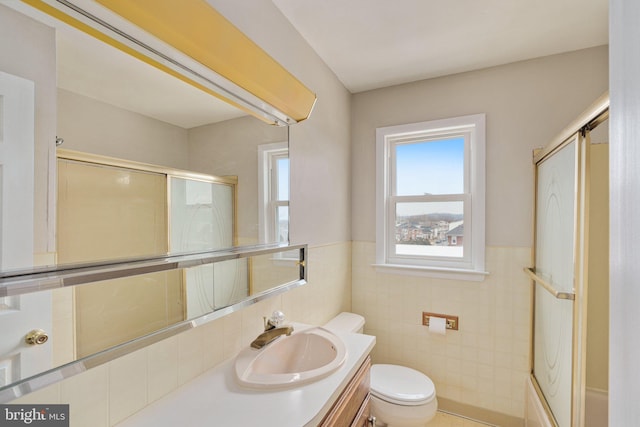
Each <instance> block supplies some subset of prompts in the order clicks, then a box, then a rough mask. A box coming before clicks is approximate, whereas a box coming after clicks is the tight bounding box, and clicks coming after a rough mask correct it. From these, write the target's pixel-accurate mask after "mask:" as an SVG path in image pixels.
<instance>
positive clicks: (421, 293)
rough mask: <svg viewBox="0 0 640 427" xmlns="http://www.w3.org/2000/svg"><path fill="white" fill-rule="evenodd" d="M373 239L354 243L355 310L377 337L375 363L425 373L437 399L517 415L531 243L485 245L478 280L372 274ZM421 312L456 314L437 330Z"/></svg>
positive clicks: (525, 361) (525, 352)
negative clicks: (453, 324) (452, 324)
mask: <svg viewBox="0 0 640 427" xmlns="http://www.w3.org/2000/svg"><path fill="white" fill-rule="evenodd" d="M374 262H375V243H372V242H354V243H353V267H352V268H353V283H352V287H353V311H355V312H357V313H359V314H362V315H363V316H365V318H366V320H367V323H366V325H365V333H369V334H372V335H375V336H376V337H377V342H376V347H375V348H374V352H373V362H374V363H397V364H402V365H406V366H409V367H412V368H414V369H417V370H419V371H422V372H424V373H426V374H427V375H429V377H430V378H431V379H432V380H433V381H434V383H435V385H436V391H437V395H438V397H439V398H444V399H448V400H451V401H455V402H457V403H462V404H466V405H471V406H473V407H478V408H482V409H485V410H490V411H494V412H498V413H500V414H506V415H509V416H513V417H517V418H519V419H522V418H523V417H524V403H525V382H526V379H527V377H528V373H529V342H530V331H531V327H530V315H531V308H530V298H531V297H530V286H531V285H530V281H529V279H528V278H527V276H526V275H525V274H524V272H523V267H525V266H528V265H529V264H530V262H531V249H530V248H518V247H489V248H487V252H486V270H487V271H489V272H490V275H489V276H487V278H486V279H485V280H484V281H483V282H465V281H453V280H442V279H431V278H422V277H412V276H401V275H390V274H379V273H376V271H375V269H374V268H373V267H371V265H372V264H373V263H374ZM423 311H428V312H435V313H442V314H450V315H454V316H459V321H460V329H459V331H448V332H447V333H446V335H444V336H443V335H435V334H432V333H429V332H428V329H427V327H425V326H422V323H421V321H422V319H421V313H422V312H423Z"/></svg>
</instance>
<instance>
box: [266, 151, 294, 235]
mask: <svg viewBox="0 0 640 427" xmlns="http://www.w3.org/2000/svg"><path fill="white" fill-rule="evenodd" d="M283 157H286V158H289V144H288V143H287V142H286V141H284V142H274V143H270V144H262V145H260V146H258V180H259V185H258V198H259V203H260V207H261V210H260V215H259V221H258V230H259V239H260V243H263V244H264V243H282V242H279V241H278V240H277V237H278V231H279V226H278V208H280V207H287V208H288V207H289V199H290V198H291V195H289V199H287V200H278V167H277V161H278V159H279V158H283ZM290 179H291V178H289V180H290ZM289 190H291V189H290V188H289ZM287 243H288V239H287Z"/></svg>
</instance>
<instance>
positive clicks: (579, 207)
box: [525, 93, 609, 427]
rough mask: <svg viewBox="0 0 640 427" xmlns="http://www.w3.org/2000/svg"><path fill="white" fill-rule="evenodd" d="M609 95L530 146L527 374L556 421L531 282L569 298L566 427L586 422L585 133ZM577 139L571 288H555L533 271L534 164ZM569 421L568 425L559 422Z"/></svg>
mask: <svg viewBox="0 0 640 427" xmlns="http://www.w3.org/2000/svg"><path fill="white" fill-rule="evenodd" d="M608 114H609V96H608V93H605V94H604V95H603V96H601V97H600V98H598V100H596V102H594V104H592V105H591V106H590V107H589V109H587V110H586V111H585V112H584V113H583V114H581V115H580V116H579V117H578V118H577V119H576V120H574V121H573V122H572V123H571V124H570V125H569V126H567V127H566V128H565V129H564V130H563V131H562V132H561V133H560V134H559V135H558V136H557V137H556V138H555V139H554V140H553V141H552V142H551V143H550V144H549V145H547V146H546V147H545V148H543V149H539V150H536V151H534V156H533V163H534V212H533V214H534V218H533V250H532V265H533V266H534V268H527V269H525V271H526V272H527V273H528V274H529V276H530V277H531V279H532V280H531V283H532V285H533V286H532V287H531V305H532V307H531V328H532V330H531V341H532V344H531V352H530V376H531V382H532V384H533V386H534V389H535V391H536V394H537V395H538V399H539V400H540V402H541V403H542V406H543V407H544V410H545V412H546V415H547V418H548V420H549V422H550V423H551V424H553V425H554V426H555V427H559V426H558V423H557V421H556V419H555V417H554V415H553V412H552V411H551V407H550V406H549V404H548V403H547V400H546V398H545V396H544V394H543V392H542V389H541V387H540V385H539V383H538V381H537V379H536V377H535V373H534V364H535V348H534V346H535V304H536V301H535V293H536V286H537V285H540V286H541V287H542V288H543V289H544V290H546V291H548V292H550V293H552V294H553V295H554V296H555V297H556V298H558V299H568V300H573V319H572V320H573V324H572V328H571V330H572V340H571V342H572V355H571V361H572V367H571V411H570V413H571V421H570V426H571V427H584V422H585V419H584V417H585V415H584V414H585V407H584V401H585V389H586V363H585V362H586V333H587V328H586V325H587V297H588V250H589V233H588V227H589V210H588V206H589V186H590V181H589V180H590V170H589V168H590V166H589V165H590V151H591V150H590V137H589V132H590V131H591V130H592V129H593V128H595V127H596V126H598V125H599V124H600V123H602V122H603V121H605V120H606V119H607V118H608ZM573 142H575V143H576V154H575V155H576V159H575V161H576V170H575V175H574V176H575V181H574V182H575V185H576V193H575V198H574V200H573V202H574V206H575V211H574V227H575V228H574V245H573V247H574V253H573V292H561V291H556V290H555V289H554V287H553V284H551V283H549V282H548V281H546V280H544V279H543V278H541V277H540V276H538V275H537V274H536V272H535V262H536V248H537V239H536V235H537V233H536V228H537V221H538V217H537V208H538V167H539V165H540V164H542V162H544V161H545V160H546V159H549V158H550V157H551V156H553V155H554V154H556V153H558V152H559V151H560V150H561V149H563V148H565V147H566V146H568V145H569V144H571V143H573ZM562 427H568V426H562Z"/></svg>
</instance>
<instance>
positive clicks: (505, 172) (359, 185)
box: [351, 47, 608, 246]
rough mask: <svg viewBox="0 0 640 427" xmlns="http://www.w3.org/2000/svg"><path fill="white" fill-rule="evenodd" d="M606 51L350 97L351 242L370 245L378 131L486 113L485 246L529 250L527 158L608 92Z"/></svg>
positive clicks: (530, 204)
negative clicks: (527, 248)
mask: <svg viewBox="0 0 640 427" xmlns="http://www.w3.org/2000/svg"><path fill="white" fill-rule="evenodd" d="M607 55H608V50H607V48H606V47H598V48H592V49H586V50H582V51H578V52H572V53H567V54H562V55H555V56H549V57H545V58H540V59H535V60H530V61H524V62H517V63H514V64H508V65H503V66H499V67H494V68H489V69H485V70H480V71H473V72H469V73H463V74H457V75H453V76H448V77H442V78H437V79H432V80H425V81H421V82H417V83H411V84H406V85H400V86H394V87H390V88H385V89H379V90H374V91H370V92H364V93H359V94H356V95H354V97H353V110H352V123H353V128H352V139H353V147H352V153H353V159H352V162H351V166H352V175H353V186H352V194H353V197H352V209H353V216H352V227H353V233H352V234H353V240H354V241H361V240H362V241H375V129H376V127H380V126H390V125H397V124H403V123H412V122H420V121H425V120H433V119H439V118H446V117H455V116H461V115H466V114H475V113H486V115H487V119H486V120H487V122H486V128H487V133H486V144H487V145H486V150H487V151H486V155H487V163H486V171H487V177H486V178H487V184H486V242H487V245H488V246H531V244H532V243H531V239H532V233H531V229H532V228H531V227H532V213H533V197H532V195H531V194H532V189H533V165H532V162H531V152H532V150H533V149H534V148H536V147H542V146H544V145H546V144H547V143H548V142H549V141H550V140H551V138H553V137H554V136H555V135H556V134H557V133H558V132H560V131H561V130H562V129H563V128H564V127H565V126H566V125H567V124H569V122H571V120H573V119H574V118H575V117H577V116H578V115H579V114H580V113H581V112H582V111H583V110H584V109H585V108H586V107H588V106H589V104H590V103H591V102H593V101H594V100H595V99H596V98H597V97H598V96H600V95H602V94H603V93H604V92H605V91H606V90H607V87H608V80H607V79H608V72H607V69H608V61H607V59H608V57H607Z"/></svg>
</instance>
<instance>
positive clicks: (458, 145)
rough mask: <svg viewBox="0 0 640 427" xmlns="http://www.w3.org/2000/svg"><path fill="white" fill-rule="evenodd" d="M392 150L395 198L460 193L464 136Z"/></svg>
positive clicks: (410, 144) (462, 189)
mask: <svg viewBox="0 0 640 427" xmlns="http://www.w3.org/2000/svg"><path fill="white" fill-rule="evenodd" d="M395 147H396V195H398V196H422V195H425V194H438V195H440V194H461V193H464V137H457V138H448V139H440V140H434V141H425V142H413V143H407V144H397V145H396V146H395Z"/></svg>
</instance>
